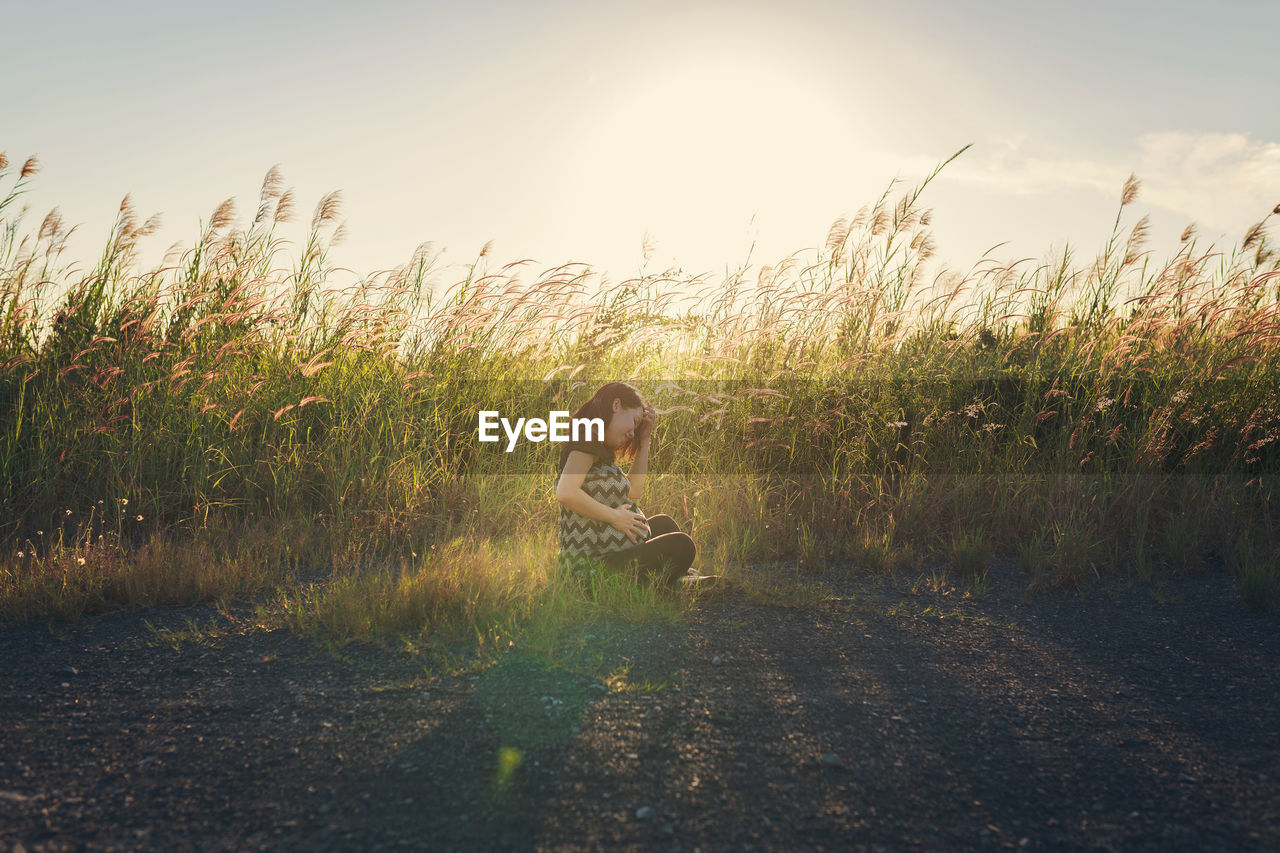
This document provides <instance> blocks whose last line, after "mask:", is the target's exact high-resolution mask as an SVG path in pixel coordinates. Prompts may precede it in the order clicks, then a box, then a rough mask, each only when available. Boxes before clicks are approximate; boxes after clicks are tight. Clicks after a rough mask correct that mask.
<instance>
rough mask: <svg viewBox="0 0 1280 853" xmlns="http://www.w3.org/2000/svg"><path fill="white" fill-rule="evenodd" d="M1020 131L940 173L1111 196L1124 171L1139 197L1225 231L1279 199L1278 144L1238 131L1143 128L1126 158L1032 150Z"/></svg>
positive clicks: (998, 186)
mask: <svg viewBox="0 0 1280 853" xmlns="http://www.w3.org/2000/svg"><path fill="white" fill-rule="evenodd" d="M1037 147H1039V146H1037V145H1036V143H1035V142H1034V141H1032V140H1030V139H1029V138H1028V137H1026V136H1025V135H1024V136H1018V137H1008V138H1004V139H999V140H995V141H993V142H989V143H987V144H986V145H985V146H981V147H978V148H976V149H975V150H974V151H973V152H969V153H970V154H973V155H974V156H972V157H969V156H968V155H967V154H966V155H965V156H962V157H961V158H960V159H959V160H957V161H956V162H955V163H954V164H952V166H950V167H948V169H947V170H946V171H945V172H944V175H945V177H946V178H947V179H948V180H952V181H959V182H962V183H967V184H971V185H977V186H980V187H982V188H984V189H987V190H990V191H994V192H1004V193H1009V194H1013V195H1045V194H1054V193H1060V192H1066V191H1074V190H1081V189H1084V190H1092V191H1094V192H1098V193H1101V194H1103V195H1110V196H1113V197H1114V199H1115V202H1116V203H1117V204H1118V203H1119V200H1120V190H1121V186H1122V185H1123V184H1124V180H1125V178H1126V177H1128V175H1129V174H1130V173H1133V174H1136V175H1137V176H1138V178H1139V179H1140V180H1141V181H1142V192H1141V193H1140V195H1139V200H1140V202H1141V203H1143V204H1146V205H1153V206H1158V207H1162V208H1165V209H1167V210H1169V211H1172V212H1174V213H1177V214H1180V215H1182V216H1185V217H1186V218H1187V219H1189V220H1194V221H1196V222H1199V223H1200V224H1201V225H1202V227H1203V228H1204V229H1206V230H1221V231H1223V232H1226V233H1228V234H1229V235H1231V234H1234V233H1235V232H1237V231H1242V230H1243V229H1245V228H1247V227H1248V226H1249V225H1251V224H1253V223H1254V222H1257V221H1258V219H1260V218H1261V217H1262V216H1264V215H1265V214H1266V213H1268V212H1269V211H1270V210H1271V209H1272V208H1274V207H1275V205H1276V203H1277V202H1280V143H1278V142H1266V141H1259V140H1254V139H1253V138H1251V137H1250V136H1249V134H1245V133H1188V132H1184V131H1162V132H1158V133H1146V134H1143V135H1141V136H1139V137H1137V138H1135V139H1134V140H1133V142H1132V143H1131V145H1130V146H1129V150H1130V152H1131V153H1129V155H1128V156H1127V157H1123V155H1121V156H1122V157H1123V159H1120V158H1114V157H1113V158H1109V159H1107V160H1099V159H1089V158H1064V157H1054V156H1046V155H1042V154H1039V153H1037V151H1036V150H1035V149H1036V148H1037Z"/></svg>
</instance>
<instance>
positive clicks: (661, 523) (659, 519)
mask: <svg viewBox="0 0 1280 853" xmlns="http://www.w3.org/2000/svg"><path fill="white" fill-rule="evenodd" d="M645 521H646V522H647V523H648V525H649V536H650V537H654V536H663V535H665V534H667V533H678V532H680V525H678V524H676V520H675V519H674V518H672V517H671V516H669V515H667V514H666V513H660V514H658V515H651V516H649V517H648V518H646V519H645Z"/></svg>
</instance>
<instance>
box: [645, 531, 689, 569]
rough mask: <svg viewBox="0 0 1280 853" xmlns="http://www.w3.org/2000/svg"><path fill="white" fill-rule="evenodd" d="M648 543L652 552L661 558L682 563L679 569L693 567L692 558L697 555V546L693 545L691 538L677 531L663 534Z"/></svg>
mask: <svg viewBox="0 0 1280 853" xmlns="http://www.w3.org/2000/svg"><path fill="white" fill-rule="evenodd" d="M649 543H650V544H651V545H652V546H653V550H654V552H655V553H657V554H659V555H660V556H661V557H662V558H664V559H667V560H670V561H671V562H675V563H682V564H683V565H682V566H681V568H686V569H687V568H688V567H689V566H691V565H693V558H694V557H695V556H697V553H698V546H697V545H695V544H694V543H693V537H691V536H690V535H689V534H688V533H682V532H679V531H677V532H674V533H664V534H663V535H662V536H659V537H655V538H653V539H650V540H649Z"/></svg>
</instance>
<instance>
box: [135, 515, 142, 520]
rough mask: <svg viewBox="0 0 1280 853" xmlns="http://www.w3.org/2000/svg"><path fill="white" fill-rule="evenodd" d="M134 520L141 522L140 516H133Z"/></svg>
mask: <svg viewBox="0 0 1280 853" xmlns="http://www.w3.org/2000/svg"><path fill="white" fill-rule="evenodd" d="M134 520H136V521H142V516H140V515H137V516H134Z"/></svg>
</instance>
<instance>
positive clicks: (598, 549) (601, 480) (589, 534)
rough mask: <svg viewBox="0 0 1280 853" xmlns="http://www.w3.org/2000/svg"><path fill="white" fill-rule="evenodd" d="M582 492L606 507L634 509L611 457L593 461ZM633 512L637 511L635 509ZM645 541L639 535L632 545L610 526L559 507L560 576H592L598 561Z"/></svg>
mask: <svg viewBox="0 0 1280 853" xmlns="http://www.w3.org/2000/svg"><path fill="white" fill-rule="evenodd" d="M566 456H567V454H566ZM582 490H583V491H584V492H586V493H587V494H588V495H590V496H591V497H593V498H595V499H596V500H598V501H599V502H600V503H602V504H604V505H605V506H611V507H621V506H635V501H633V500H631V498H629V497H627V492H629V491H630V490H631V481H630V480H628V479H627V475H626V473H624V472H623V470H622V469H621V468H620V467H618V464H617V463H616V462H614V460H613V454H612V453H611V454H609V455H608V456H607V457H596V460H595V461H594V462H593V463H592V464H591V467H590V468H589V469H588V470H587V474H586V477H585V478H584V479H583V481H582ZM635 508H636V509H637V510H638V509H639V507H638V506H635ZM645 538H646V535H645V534H644V533H641V534H640V535H639V536H638V537H637V539H636V541H635V542H632V541H631V540H630V539H628V538H627V535H626V534H625V533H623V532H622V531H621V530H618V529H617V528H616V527H614V526H613V525H612V524H609V523H608V522H604V521H596V520H595V519H594V518H587V517H586V516H582V515H579V514H578V513H576V512H574V511H573V510H571V509H569V508H568V507H567V506H565V505H564V504H561V505H560V555H559V566H560V571H562V572H569V573H573V574H583V575H588V576H590V575H593V574H595V571H596V568H597V565H598V564H597V562H596V560H597V559H598V558H599V557H601V556H603V555H605V554H610V553H613V552H616V551H625V550H626V549H628V548H634V547H635V546H636V545H639V544H640V543H641V542H643V541H645Z"/></svg>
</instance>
